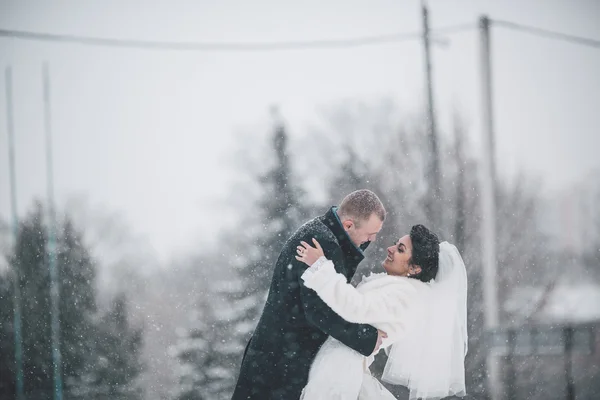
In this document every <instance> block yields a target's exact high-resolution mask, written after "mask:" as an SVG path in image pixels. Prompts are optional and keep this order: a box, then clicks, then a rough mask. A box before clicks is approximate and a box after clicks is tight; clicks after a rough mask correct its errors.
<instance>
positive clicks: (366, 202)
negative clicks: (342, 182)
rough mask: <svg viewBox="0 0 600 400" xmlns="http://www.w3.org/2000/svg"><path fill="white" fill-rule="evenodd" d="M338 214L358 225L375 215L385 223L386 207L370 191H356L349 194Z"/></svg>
mask: <svg viewBox="0 0 600 400" xmlns="http://www.w3.org/2000/svg"><path fill="white" fill-rule="evenodd" d="M338 214H339V215H340V217H342V218H343V217H346V218H351V219H353V220H354V221H355V222H354V223H355V224H357V225H358V223H359V221H366V220H368V219H369V218H371V215H373V214H375V215H377V217H378V218H379V219H380V220H381V221H382V222H383V221H385V214H386V211H385V207H384V206H383V203H382V202H381V200H379V197H377V195H376V194H375V193H373V192H372V191H370V190H368V189H360V190H356V191H354V192H352V193H350V194H348V195H347V196H346V197H344V199H343V200H342V203H341V204H340V207H339V210H338Z"/></svg>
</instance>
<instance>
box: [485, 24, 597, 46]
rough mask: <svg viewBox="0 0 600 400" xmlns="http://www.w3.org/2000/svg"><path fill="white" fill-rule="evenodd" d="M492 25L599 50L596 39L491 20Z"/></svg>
mask: <svg viewBox="0 0 600 400" xmlns="http://www.w3.org/2000/svg"><path fill="white" fill-rule="evenodd" d="M491 21H492V22H493V23H494V25H498V26H502V27H505V28H509V29H514V30H518V31H522V32H527V33H530V34H533V35H536V36H541V37H546V38H549V39H557V40H562V41H565V42H570V43H575V44H579V45H583V46H589V47H595V48H600V40H597V39H589V38H585V37H581V36H575V35H569V34H567V33H562V32H556V31H550V30H547V29H541V28H536V27H533V26H527V25H522V24H517V23H515V22H510V21H502V20H497V19H493V20H491Z"/></svg>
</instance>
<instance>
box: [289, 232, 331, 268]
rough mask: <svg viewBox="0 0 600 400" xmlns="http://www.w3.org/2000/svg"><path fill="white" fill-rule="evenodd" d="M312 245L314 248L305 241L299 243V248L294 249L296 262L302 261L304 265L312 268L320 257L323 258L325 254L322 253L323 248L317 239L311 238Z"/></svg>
mask: <svg viewBox="0 0 600 400" xmlns="http://www.w3.org/2000/svg"><path fill="white" fill-rule="evenodd" d="M312 241H313V243H314V245H315V247H312V246H311V245H310V244H308V243H306V242H305V241H301V242H300V246H298V247H296V252H297V253H298V254H297V255H296V260H298V261H302V262H303V263H304V264H306V265H308V266H309V267H310V266H312V265H313V264H314V263H315V261H317V260H318V259H319V258H320V257H323V256H324V255H325V253H324V252H323V248H322V247H321V245H320V244H319V242H318V241H317V239H315V238H313V240H312Z"/></svg>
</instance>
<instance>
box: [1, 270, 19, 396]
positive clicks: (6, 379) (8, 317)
mask: <svg viewBox="0 0 600 400" xmlns="http://www.w3.org/2000/svg"><path fill="white" fill-rule="evenodd" d="M12 294H13V290H12V282H11V279H10V276H9V273H8V272H0V399H7V400H10V399H14V398H15V390H16V382H15V372H16V370H15V367H16V365H15V336H14V335H15V334H14V329H13V327H14V325H13V318H14V314H13V297H12Z"/></svg>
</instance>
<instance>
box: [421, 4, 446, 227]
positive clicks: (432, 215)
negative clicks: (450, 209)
mask: <svg viewBox="0 0 600 400" xmlns="http://www.w3.org/2000/svg"><path fill="white" fill-rule="evenodd" d="M421 9H422V13H423V46H424V50H425V77H426V81H427V82H426V86H427V122H428V126H427V129H428V136H429V160H428V161H429V165H428V168H427V175H428V176H427V184H428V186H429V190H428V193H427V214H428V217H429V219H430V223H431V225H432V226H436V227H439V226H440V209H439V204H440V199H441V187H440V159H439V151H438V139H437V132H436V124H435V108H434V105H433V82H432V77H431V47H430V45H431V40H430V39H431V38H430V33H431V32H430V30H429V11H428V10H427V6H426V4H425V2H424V1H421Z"/></svg>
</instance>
